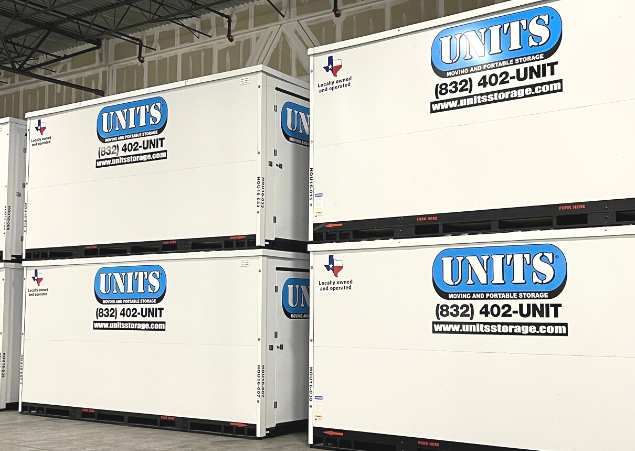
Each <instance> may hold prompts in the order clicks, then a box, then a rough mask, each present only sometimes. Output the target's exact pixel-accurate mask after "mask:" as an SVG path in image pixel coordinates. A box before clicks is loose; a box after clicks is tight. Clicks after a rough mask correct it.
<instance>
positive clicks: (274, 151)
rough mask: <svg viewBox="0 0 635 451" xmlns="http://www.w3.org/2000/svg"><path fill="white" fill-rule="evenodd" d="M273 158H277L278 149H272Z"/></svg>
mask: <svg viewBox="0 0 635 451" xmlns="http://www.w3.org/2000/svg"><path fill="white" fill-rule="evenodd" d="M273 156H274V157H277V156H278V149H273Z"/></svg>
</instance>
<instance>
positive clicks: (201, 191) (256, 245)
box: [21, 67, 309, 437]
mask: <svg viewBox="0 0 635 451" xmlns="http://www.w3.org/2000/svg"><path fill="white" fill-rule="evenodd" d="M307 95H308V89H307V86H306V85H305V84H303V83H302V82H299V81H297V80H294V79H292V78H290V77H287V76H285V75H283V74H280V73H278V72H275V71H271V70H269V69H266V68H264V67H255V68H249V69H244V70H240V71H234V72H229V73H227V74H223V75H219V76H211V77H205V78H201V79H195V80H188V81H185V82H180V83H174V84H171V85H167V86H163V87H160V88H155V89H148V90H144V91H137V92H133V93H128V94H125V95H119V96H112V97H108V98H105V99H99V100H94V101H88V102H83V103H79V104H76V105H71V106H67V107H60V108H55V109H51V110H46V111H40V112H36V113H32V114H30V115H29V131H30V147H29V156H28V158H29V180H28V210H27V214H26V216H27V225H28V226H27V232H26V242H25V267H26V272H27V280H26V289H25V305H26V312H28V313H27V315H26V316H25V323H24V341H23V354H24V370H23V378H22V386H21V411H22V412H23V413H32V414H45V415H56V416H64V417H70V418H76V419H86V420H98V421H99V420H101V421H111V422H118V423H126V424H136V425H147V426H157V427H165V428H173V429H179V430H190V431H203V432H212V433H222V434H230V435H240V436H255V437H265V436H267V435H272V434H274V433H281V432H285V431H291V430H295V429H297V428H301V427H302V426H305V427H306V415H307V411H308V405H307V397H306V391H307V384H308V382H307V378H306V374H307V371H308V368H307V365H308V364H307V362H308V308H309V306H308V305H309V304H308V303H309V299H308V255H307V254H306V253H305V251H306V237H307V234H308V220H307V218H306V213H305V212H306V208H307V200H308V180H307V178H308V174H307V171H306V168H307V167H308V158H309V155H308V126H309V125H308V121H309V115H308V99H307ZM44 121H45V122H46V130H45V132H44V134H43V138H40V136H39V135H38V136H37V139H46V140H47V141H46V142H45V143H44V144H43V145H37V146H36V145H35V143H36V141H35V139H36V135H35V130H36V128H35V127H36V126H37V124H38V123H40V122H44ZM31 276H32V277H31ZM36 283H37V287H36V285H35V284H36ZM33 293H37V294H38V295H37V296H36V295H34V294H33Z"/></svg>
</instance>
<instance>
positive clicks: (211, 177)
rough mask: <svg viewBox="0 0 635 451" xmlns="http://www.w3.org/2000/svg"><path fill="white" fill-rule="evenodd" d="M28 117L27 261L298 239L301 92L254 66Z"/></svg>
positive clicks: (304, 194) (303, 203)
mask: <svg viewBox="0 0 635 451" xmlns="http://www.w3.org/2000/svg"><path fill="white" fill-rule="evenodd" d="M27 117H28V120H29V153H28V193H27V196H28V212H27V216H28V233H27V237H26V245H25V250H26V255H25V256H26V258H29V259H35V260H37V259H47V258H62V257H67V258H72V257H82V256H107V255H118V254H126V253H127V254H134V253H139V252H146V253H155V252H156V253H158V252H165V251H189V250H201V249H215V248H227V247H255V246H265V245H267V244H270V245H271V247H277V248H285V249H289V250H293V249H295V248H294V247H293V246H292V245H293V244H295V243H297V242H299V241H302V242H305V241H306V239H307V235H308V234H307V230H308V220H307V218H306V208H307V202H308V169H307V168H308V161H309V156H308V133H309V111H308V85H307V84H306V83H303V82H301V81H298V80H295V79H293V78H291V77H288V76H286V75H284V74H282V73H279V72H276V71H273V70H271V69H268V68H266V67H264V66H256V67H252V68H247V69H241V70H237V71H232V72H228V73H225V74H221V75H213V76H209V77H203V78H198V79H193V80H187V81H183V82H178V83H172V84H169V85H165V86H160V87H156V88H150V89H144V90H140V91H135V92H131V93H125V94H121V95H115V96H108V97H106V98H102V99H96V100H90V101H86V102H81V103H78V104H74V105H68V106H62V107H57V108H52V109H49V110H44V111H38V112H34V113H29V114H28V115H27ZM229 212H231V214H228V213H229ZM235 241H238V242H240V243H238V244H236V243H234V242H235ZM228 243H229V244H228ZM281 243H282V244H281ZM285 243H286V244H287V245H285ZM288 244H291V245H288Z"/></svg>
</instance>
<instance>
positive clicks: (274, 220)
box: [273, 216, 276, 224]
mask: <svg viewBox="0 0 635 451" xmlns="http://www.w3.org/2000/svg"><path fill="white" fill-rule="evenodd" d="M273 223H274V224H275V223H276V217H275V216H274V217H273Z"/></svg>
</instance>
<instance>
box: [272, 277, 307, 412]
mask: <svg viewBox="0 0 635 451" xmlns="http://www.w3.org/2000/svg"><path fill="white" fill-rule="evenodd" d="M276 275H277V283H276V286H277V293H276V301H277V309H276V311H277V318H276V319H277V321H276V323H277V324H276V339H275V350H274V351H275V353H276V396H275V399H274V402H275V406H276V409H275V413H276V414H275V415H276V424H280V423H287V422H290V421H298V420H303V419H306V418H307V414H308V409H309V405H308V390H309V387H308V374H309V271H308V270H302V269H292V268H281V267H278V268H276Z"/></svg>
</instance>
